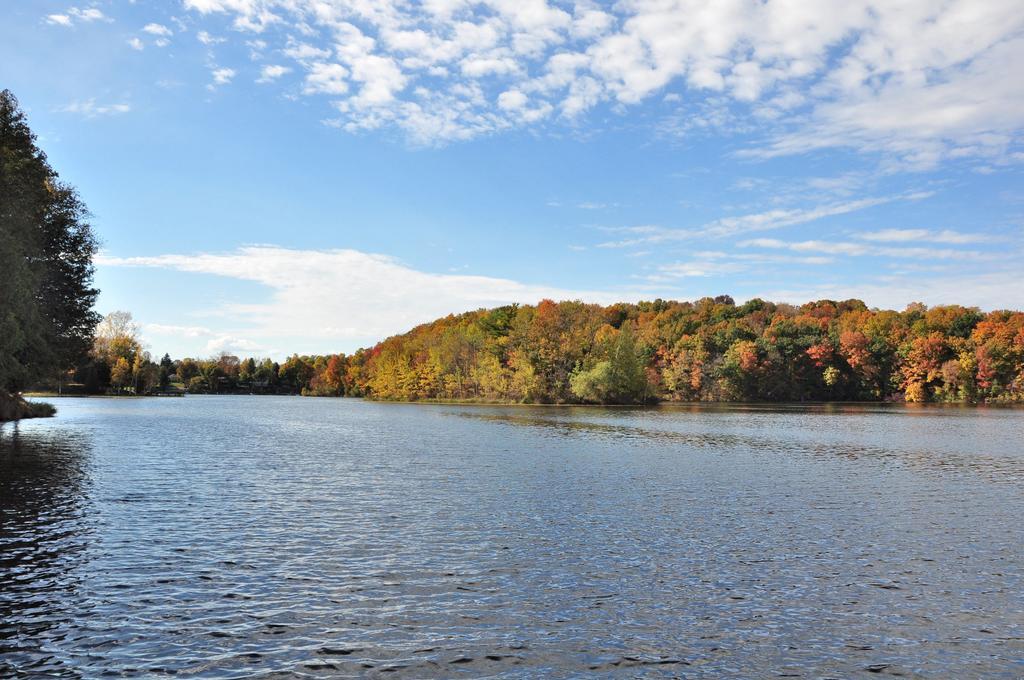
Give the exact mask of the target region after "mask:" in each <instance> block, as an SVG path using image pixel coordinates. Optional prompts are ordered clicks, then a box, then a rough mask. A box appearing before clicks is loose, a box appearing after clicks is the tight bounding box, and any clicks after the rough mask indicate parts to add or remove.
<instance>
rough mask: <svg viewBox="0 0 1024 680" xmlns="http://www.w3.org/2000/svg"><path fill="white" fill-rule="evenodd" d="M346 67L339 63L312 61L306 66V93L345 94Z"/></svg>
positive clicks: (304, 88) (346, 90) (346, 88)
mask: <svg viewBox="0 0 1024 680" xmlns="http://www.w3.org/2000/svg"><path fill="white" fill-rule="evenodd" d="M348 75H349V73H348V69H346V68H345V67H344V66H342V65H341V64H325V63H323V62H313V63H311V64H309V66H308V67H307V73H306V85H305V87H303V90H302V91H303V92H305V93H306V94H316V93H323V94H335V95H340V94H345V93H346V92H348Z"/></svg>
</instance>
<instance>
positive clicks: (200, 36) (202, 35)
mask: <svg viewBox="0 0 1024 680" xmlns="http://www.w3.org/2000/svg"><path fill="white" fill-rule="evenodd" d="M196 40H198V41H199V42H201V43H203V44H204V45H217V44H219V43H222V42H224V38H217V37H214V36H212V35H210V34H209V33H208V32H206V31H199V32H198V33H196Z"/></svg>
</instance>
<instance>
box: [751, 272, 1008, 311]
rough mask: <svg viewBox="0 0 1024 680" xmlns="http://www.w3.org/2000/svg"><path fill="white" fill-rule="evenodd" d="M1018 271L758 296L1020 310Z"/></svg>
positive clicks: (895, 306) (916, 278)
mask: <svg viewBox="0 0 1024 680" xmlns="http://www.w3.org/2000/svg"><path fill="white" fill-rule="evenodd" d="M1019 284H1020V274H1019V273H1018V272H1016V271H997V272H991V273H982V274H975V275H967V276H965V275H957V276H951V275H949V274H943V275H941V276H937V277H925V276H921V275H920V273H914V274H913V275H909V276H903V275H896V276H890V277H885V278H883V279H879V280H876V281H871V282H866V283H865V282H851V283H845V284H833V283H829V284H821V285H816V286H814V285H812V286H804V287H788V288H774V289H773V288H766V289H763V290H761V291H760V292H759V293H758V296H759V297H763V298H764V299H766V300H776V301H788V302H796V303H802V302H804V301H806V300H820V299H824V298H827V299H832V300H844V299H849V298H857V299H860V300H864V301H865V302H866V303H867V304H868V305H871V306H874V307H881V308H884V309H903V308H904V307H905V306H906V305H907V304H908V303H910V302H915V301H917V302H924V303H925V304H928V305H950V304H964V301H965V300H969V301H970V302H969V304H971V305H975V306H978V307H981V308H982V309H1020V308H1021V307H1022V306H1024V287H1022V286H1020V285H1019Z"/></svg>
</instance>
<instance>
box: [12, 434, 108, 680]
mask: <svg viewBox="0 0 1024 680" xmlns="http://www.w3.org/2000/svg"><path fill="white" fill-rule="evenodd" d="M90 451H91V442H90V440H89V437H88V436H86V435H83V434H82V433H76V432H58V431H52V430H45V431H29V432H26V431H25V430H24V429H21V428H19V426H18V425H17V424H16V423H9V424H5V425H0V676H2V677H10V676H13V675H17V674H24V673H29V674H37V673H42V674H51V673H59V674H61V675H72V676H74V675H77V673H76V672H74V671H70V669H69V668H68V667H67V666H66V665H65V663H66V662H67V661H68V657H67V654H66V653H65V652H63V651H62V650H63V648H64V642H65V639H66V637H67V636H68V635H69V634H70V633H71V631H72V628H71V625H72V624H73V622H75V621H76V620H77V621H81V620H82V619H81V617H82V616H83V615H85V614H86V612H84V611H80V609H81V607H79V606H78V604H79V602H80V598H78V597H77V596H76V594H77V592H78V590H79V586H80V582H81V579H82V577H83V573H84V570H85V568H86V566H85V565H86V563H87V561H88V558H87V554H88V550H87V548H88V544H89V541H90V537H91V535H92V533H93V532H92V522H91V519H92V513H91V512H90V502H89V497H88V486H89V478H88V465H89V460H90Z"/></svg>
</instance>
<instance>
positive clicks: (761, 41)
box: [185, 0, 1024, 168]
mask: <svg viewBox="0 0 1024 680" xmlns="http://www.w3.org/2000/svg"><path fill="white" fill-rule="evenodd" d="M185 6H186V8H188V9H191V10H194V11H195V12H197V13H198V15H199V17H200V18H202V17H204V16H207V15H210V14H214V13H216V14H224V15H227V16H229V17H231V18H232V19H233V24H234V27H235V28H236V29H238V30H241V31H248V32H256V33H262V34H263V35H264V36H265V38H264V39H265V41H266V42H268V43H272V42H273V40H274V39H275V37H276V36H274V35H272V34H271V32H266V31H265V29H266V27H267V26H270V25H273V24H280V25H282V26H286V27H287V29H288V30H283V31H280V32H279V33H280V35H283V36H285V40H286V44H285V45H284V46H279V49H283V51H284V53H285V54H289V52H292V53H293V54H292V55H291V56H292V58H294V59H296V60H297V61H299V62H300V63H304V64H305V63H311V62H314V61H315V62H320V63H324V64H332V63H333V64H338V65H341V66H343V67H344V68H345V69H346V70H347V71H348V72H349V73H350V74H352V78H353V80H354V81H355V82H359V83H363V86H362V87H360V88H351V89H350V90H349V91H348V92H346V93H336V92H323V91H320V90H317V89H312V90H310V91H309V94H328V95H330V96H332V97H338V96H343V97H344V98H345V99H344V100H343V101H342V103H341V105H340V106H338V107H337V108H338V110H339V111H340V112H341V113H342V118H341V119H340V121H339V126H340V127H344V128H346V129H352V130H359V129H366V128H372V127H379V126H381V125H389V126H397V127H400V128H403V129H405V130H406V131H407V132H409V133H410V134H411V135H412V136H414V137H415V136H422V131H423V130H424V129H425V128H430V129H432V130H433V131H434V134H437V135H443V138H442V139H439V140H436V141H442V142H443V141H445V140H447V139H465V138H470V137H474V136H477V135H481V134H489V133H494V132H497V131H501V130H505V129H508V128H510V127H519V126H524V125H533V124H536V123H537V122H538V121H540V120H543V119H546V117H547V116H546V115H537V114H534V115H529V116H524V115H522V112H523V108H522V107H519V106H515V105H514V104H516V102H517V101H518V100H519V97H518V96H517V95H509V96H502V95H503V93H506V92H519V93H522V94H523V95H527V96H529V97H530V98H531V100H532V101H533V102H534V106H533V108H532V109H531V110H532V111H545V110H551V111H560V112H561V113H562V114H563V115H564V116H565V117H567V118H570V119H572V118H576V117H579V116H581V115H583V114H585V113H586V112H587V111H590V110H592V109H593V108H594V107H596V106H599V105H601V104H602V103H609V104H614V105H620V106H630V105H634V104H636V103H638V102H641V101H643V100H645V99H648V98H652V97H657V98H658V99H660V100H664V101H666V102H667V101H669V97H671V98H672V99H675V100H679V101H677V102H673V103H676V104H677V107H678V109H679V112H680V116H679V121H688V122H687V123H686V124H685V125H682V126H680V125H678V124H677V125H676V126H675V127H676V129H680V130H683V131H690V130H693V129H695V127H694V126H696V129H706V130H713V131H717V132H718V133H722V134H727V133H728V132H730V131H734V130H735V129H736V128H737V127H739V128H742V129H744V130H746V131H750V130H756V131H759V132H761V133H762V137H763V138H764V139H765V142H764V143H763V144H761V145H759V146H757V147H755V148H753V149H748V150H747V152H748V153H752V154H755V155H759V156H773V155H780V154H799V153H805V152H807V151H809V150H813V149H816V148H826V147H852V148H854V149H856V150H859V151H868V152H875V153H881V154H883V155H885V156H886V157H887V158H890V159H891V160H892V162H893V163H896V164H898V165H902V166H910V167H915V168H923V167H929V166H931V165H934V164H935V163H938V162H940V161H941V160H942V159H945V158H954V157H960V158H962V157H981V158H986V159H992V158H994V159H998V158H999V157H1005V156H1009V155H1011V154H1012V153H1014V152H1015V150H1013V149H1011V148H1010V147H1011V145H1012V144H1013V143H1014V140H1015V139H1017V138H1018V137H1019V135H1020V131H1021V129H1022V128H1024V80H1022V79H1020V78H1013V77H1011V76H1008V74H1012V73H1014V72H1015V70H1014V68H1015V66H1016V64H1018V63H1020V62H1021V61H1024V37H1022V31H1024V13H1022V12H1020V8H1019V3H1018V2H1016V1H1015V0H949V1H948V2H945V3H942V4H940V5H936V4H935V3H933V2H929V0H906V1H905V2H901V3H897V4H892V3H889V4H885V3H882V4H878V3H871V2H869V1H868V0H851V1H849V2H841V3H839V2H833V3H817V4H813V5H807V4H806V3H793V2H789V1H788V0H765V1H762V0H729V1H727V2H715V3H707V2H703V1H702V0H628V1H627V2H621V3H615V4H602V5H599V4H598V3H592V2H587V1H585V0H579V1H577V2H573V3H569V2H566V3H558V4H557V5H556V4H555V3H553V2H548V1H547V0H528V1H527V0H479V1H478V2H473V3H468V2H461V1H457V0H451V1H448V0H431V1H429V2H424V3H406V2H401V1H399V0H379V1H378V2H372V3H370V2H362V1H354V0H353V1H349V2H333V3H326V2H322V1H321V0H186V1H185ZM296 35H301V36H304V37H303V40H305V41H306V42H303V43H297V42H295V39H294V38H293V37H291V36H296ZM314 43H316V44H314ZM455 86H462V87H461V90H457V89H456V87H455ZM666 95H668V96H666ZM708 104H712V105H711V106H710V107H709V106H707V105H708ZM702 109H704V110H703V111H702ZM716 109H717V110H718V113H713V111H714V110H716ZM726 111H730V112H731V113H730V114H729V115H728V116H726V115H725V114H724V112H726ZM697 118H703V119H704V122H703V123H701V122H700V121H699V120H695V119H697ZM439 121H443V123H439ZM716 121H717V122H716ZM669 127H670V128H671V127H672V126H669Z"/></svg>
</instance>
